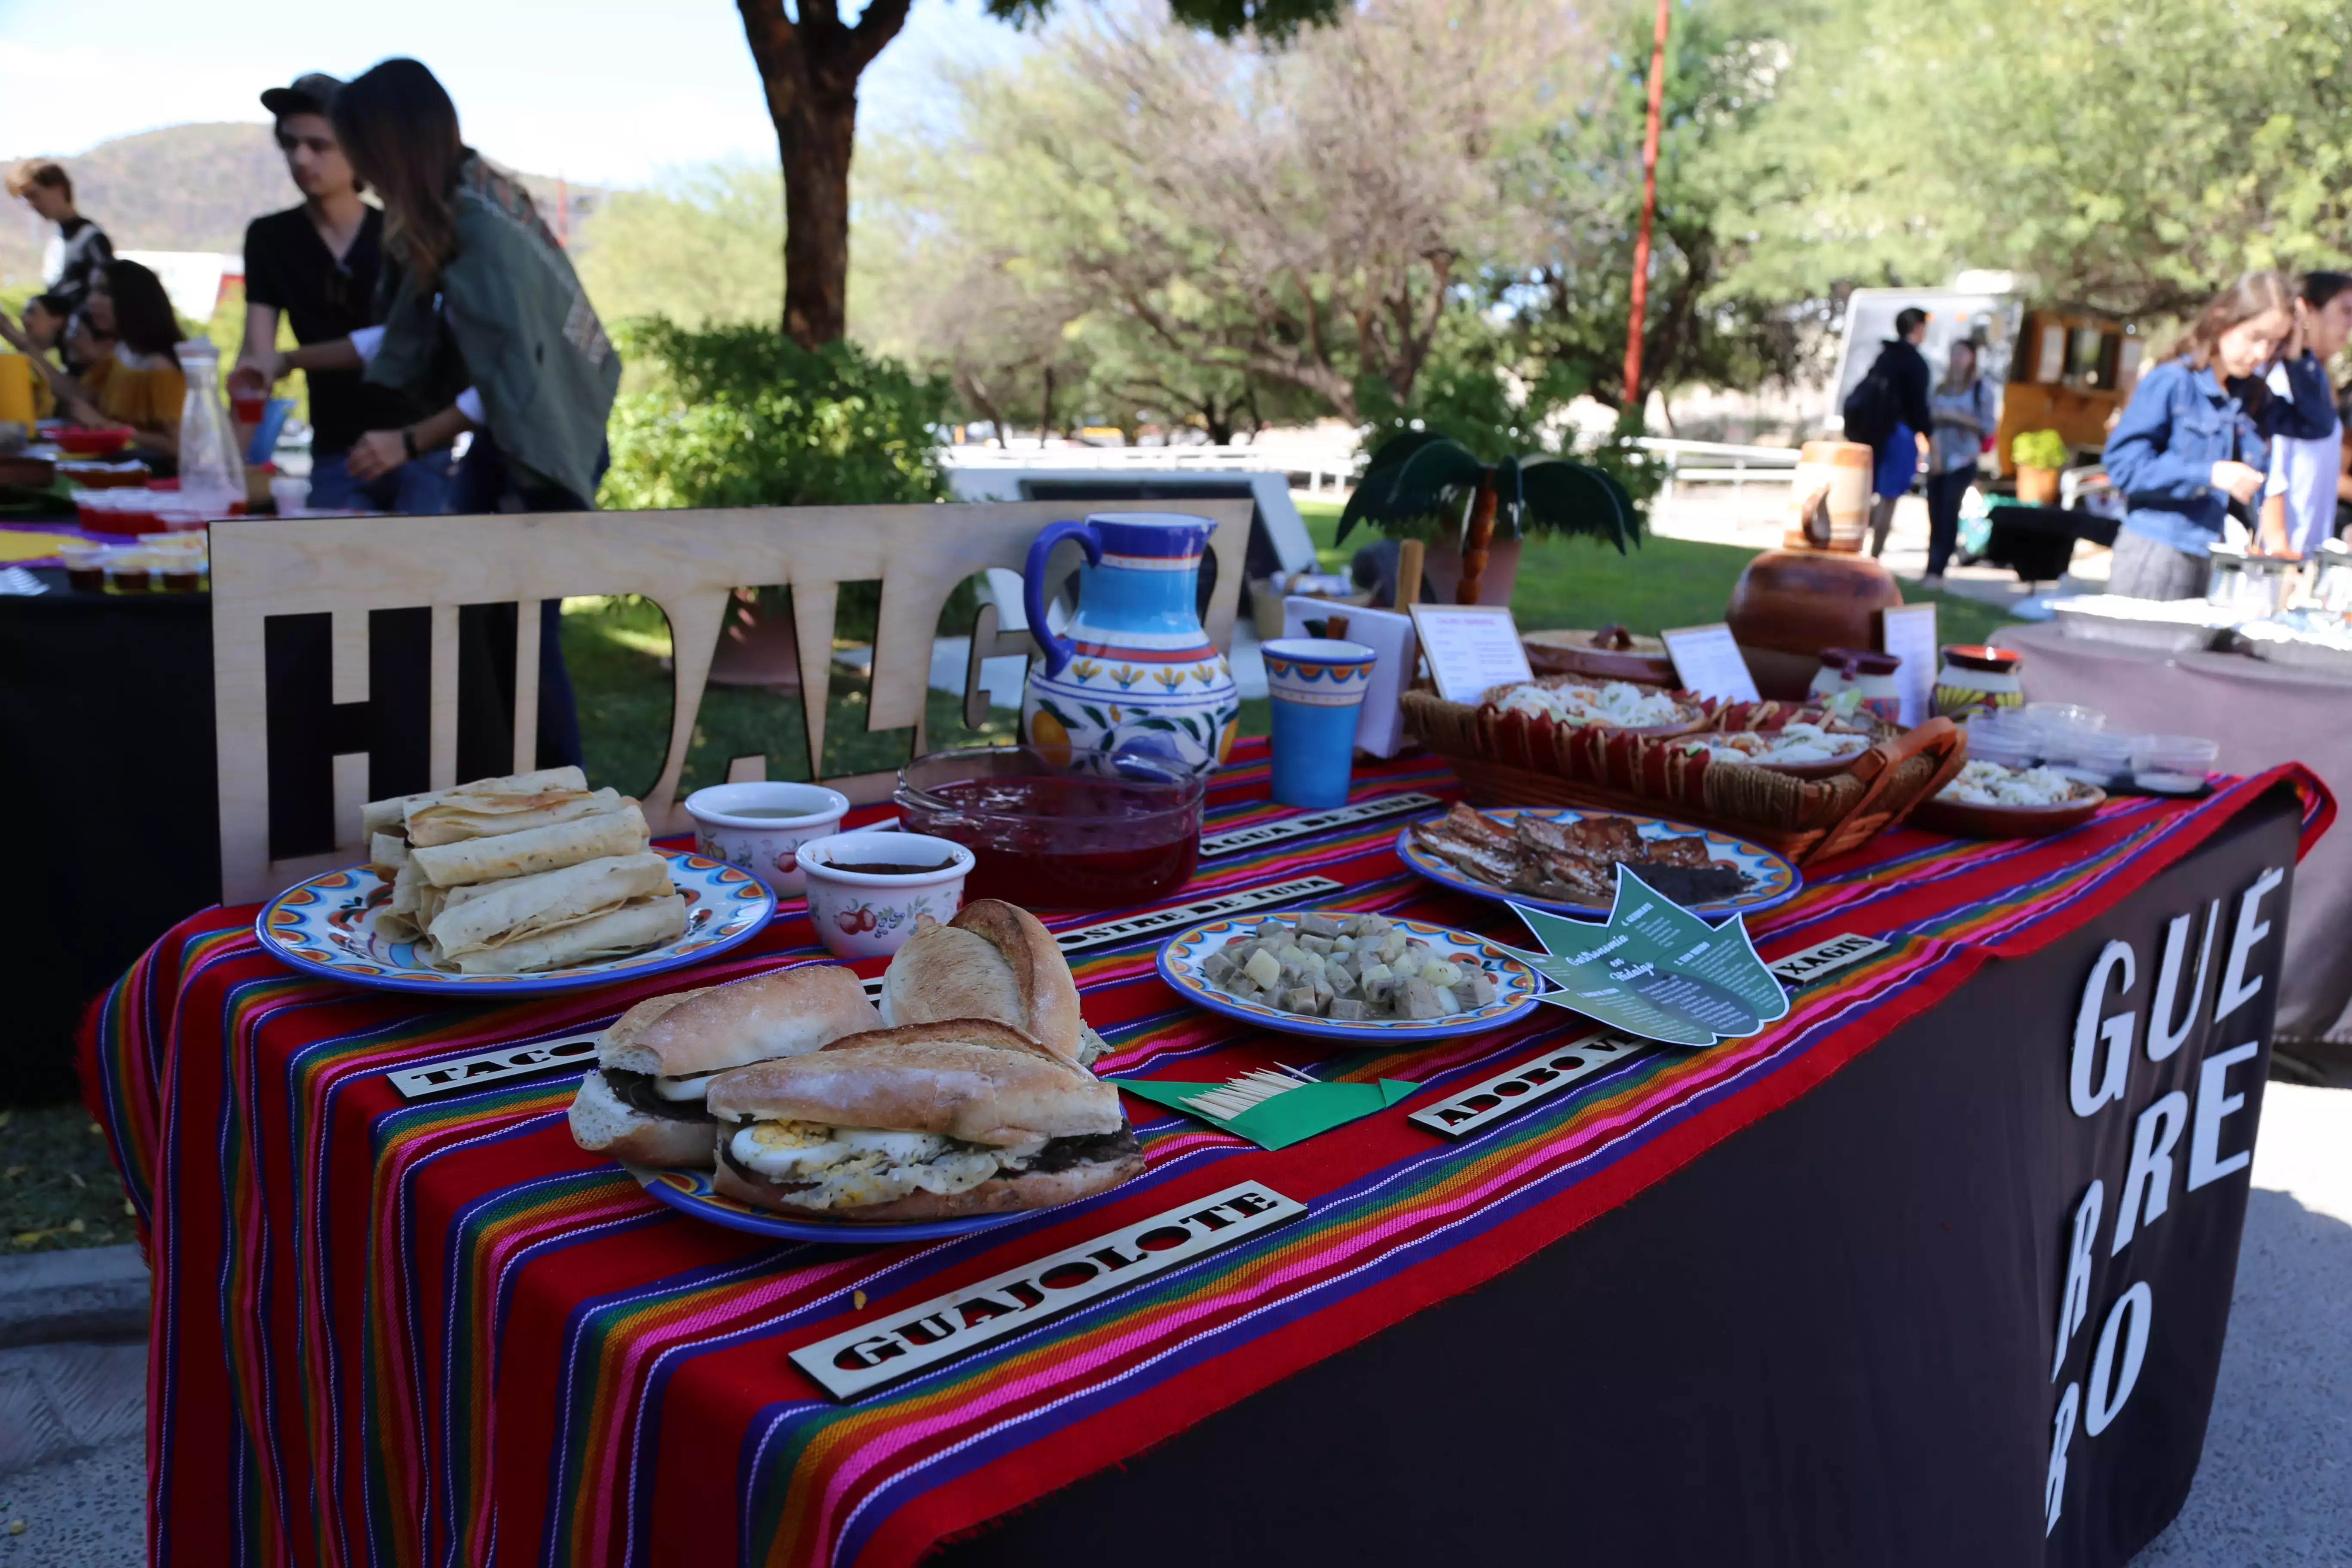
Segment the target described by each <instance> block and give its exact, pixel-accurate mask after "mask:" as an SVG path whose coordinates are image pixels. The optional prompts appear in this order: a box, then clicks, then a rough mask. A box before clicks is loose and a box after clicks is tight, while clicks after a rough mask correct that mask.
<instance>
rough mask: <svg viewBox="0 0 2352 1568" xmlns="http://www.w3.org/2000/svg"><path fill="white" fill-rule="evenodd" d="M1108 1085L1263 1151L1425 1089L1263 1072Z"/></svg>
mask: <svg viewBox="0 0 2352 1568" xmlns="http://www.w3.org/2000/svg"><path fill="white" fill-rule="evenodd" d="M1108 1081H1109V1082H1110V1083H1112V1084H1115V1085H1116V1086H1118V1088H1120V1089H1125V1090H1126V1091H1127V1092H1128V1093H1129V1094H1131V1095H1134V1096H1136V1097H1137V1098H1138V1099H1139V1100H1151V1101H1153V1102H1155V1103H1157V1104H1160V1105H1164V1106H1167V1107H1168V1108H1170V1109H1171V1110H1181V1111H1183V1112H1184V1113H1185V1114H1186V1115H1188V1116H1197V1117H1199V1118H1200V1119H1201V1120H1202V1121H1205V1122H1207V1123H1209V1125H1210V1126H1212V1127H1215V1128H1218V1129H1220V1130H1221V1131H1226V1132H1232V1133H1235V1134H1237V1135H1239V1136H1241V1137H1244V1138H1246V1139H1248V1140H1249V1141H1250V1142H1253V1143H1255V1144H1256V1145H1257V1146H1258V1147H1259V1148H1261V1149H1286V1148H1288V1147H1289V1146H1290V1145H1291V1144H1293V1143H1297V1142H1303V1141H1304V1140H1306V1139H1308V1138H1312V1137H1314V1136H1315V1135H1316V1134H1317V1133H1318V1132H1328V1131H1331V1129H1333V1128H1334V1127H1339V1126H1342V1125H1344V1124H1346V1123H1348V1122H1350V1121H1355V1120H1356V1119H1357V1118H1359V1117H1363V1116H1370V1114H1372V1112H1374V1111H1376V1110H1387V1109H1388V1108H1389V1107H1390V1106H1391V1105H1395V1104H1398V1103H1399V1102H1401V1101H1402V1100H1404V1099H1405V1097H1406V1096H1408V1095H1410V1094H1412V1092H1413V1090H1415V1089H1419V1088H1420V1087H1421V1086H1420V1085H1419V1084H1417V1083H1407V1082H1405V1081H1404V1080H1403V1079H1394V1078H1384V1079H1381V1080H1380V1082H1378V1083H1318V1082H1317V1081H1315V1080H1314V1079H1306V1078H1286V1077H1284V1076H1283V1075H1282V1074H1280V1073H1274V1072H1265V1071H1258V1072H1246V1073H1243V1074H1242V1075H1240V1076H1239V1077H1237V1078H1235V1079H1232V1080H1231V1081H1230V1082H1226V1083H1174V1082H1170V1081H1168V1080H1167V1079H1131V1078H1116V1079H1109V1080H1108Z"/></svg>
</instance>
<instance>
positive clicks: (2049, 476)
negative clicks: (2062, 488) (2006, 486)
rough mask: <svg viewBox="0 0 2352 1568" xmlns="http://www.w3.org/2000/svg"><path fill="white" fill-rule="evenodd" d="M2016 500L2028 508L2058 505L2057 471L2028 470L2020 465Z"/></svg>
mask: <svg viewBox="0 0 2352 1568" xmlns="http://www.w3.org/2000/svg"><path fill="white" fill-rule="evenodd" d="M2017 499H2018V500H2021V501H2023V502H2025V503H2026V504H2027V505H2029V506H2056V505H2057V504H2058V470H2057V469H2055V468H2026V467H2024V466H2023V465H2020V466H2019V468H2018V470H2017Z"/></svg>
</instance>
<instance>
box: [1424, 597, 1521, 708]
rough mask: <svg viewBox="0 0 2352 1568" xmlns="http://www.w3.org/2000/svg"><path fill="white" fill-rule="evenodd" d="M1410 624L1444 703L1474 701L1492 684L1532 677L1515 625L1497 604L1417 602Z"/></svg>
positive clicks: (1431, 677)
mask: <svg viewBox="0 0 2352 1568" xmlns="http://www.w3.org/2000/svg"><path fill="white" fill-rule="evenodd" d="M1412 624H1413V628H1414V629H1415V630H1416V631H1418V632H1419V633H1420V634H1421V651H1422V653H1423V656H1425V657H1426V658H1428V660H1429V675H1430V679H1432V680H1433V681H1435V682H1436V683H1437V694H1438V695H1439V696H1440V697H1443V698H1444V699H1445V700H1447V701H1448V702H1475V701H1477V700H1478V699H1479V698H1481V697H1483V696H1485V695H1486V689H1487V688H1488V687H1490V686H1507V685H1509V684H1510V683H1511V682H1513V681H1517V680H1533V679H1535V678H1536V673H1535V671H1534V670H1532V669H1530V668H1528V649H1527V645H1526V644H1525V643H1523V642H1521V641H1520V640H1519V625H1518V623H1517V621H1515V620H1513V619H1512V618H1511V612H1510V611H1509V610H1508V609H1507V608H1506V607H1505V606H1503V605H1413V606H1412Z"/></svg>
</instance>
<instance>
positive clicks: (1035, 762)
mask: <svg viewBox="0 0 2352 1568" xmlns="http://www.w3.org/2000/svg"><path fill="white" fill-rule="evenodd" d="M1098 765H1099V767H1100V769H1101V771H1100V772H1099V773H1076V772H1074V771H1072V770H1070V769H1068V768H1064V767H1057V766H1055V764H1054V763H1052V762H1051V761H1049V760H1048V759H1047V758H1046V757H1045V755H1044V754H1043V753H1041V752H1038V751H1037V750H1035V749H1034V747H1029V746H968V747H964V748H961V749H960V750H956V751H949V752H931V753H929V755H927V756H921V757H917V758H916V759H915V760H914V761H913V762H910V763H908V764H907V765H906V766H905V767H903V768H901V769H899V770H898V794H897V795H896V797H895V798H896V800H897V803H898V810H899V813H900V816H901V819H902V820H903V821H904V822H905V824H906V826H907V829H908V832H910V833H923V834H929V835H931V836H933V837H939V838H947V839H952V840H954V841H955V842H956V843H958V844H961V845H964V846H966V847H969V848H970V849H971V852H972V855H973V858H974V864H973V866H972V871H971V881H970V883H969V885H968V887H967V889H966V890H967V893H968V896H970V897H971V898H975V899H1003V900H1005V901H1006V902H1008V903H1014V904H1019V905H1020V906H1021V907H1022V908H1024V909H1032V910H1036V909H1045V910H1112V909H1125V908H1129V907H1130V906H1132V905H1135V904H1140V903H1146V902H1149V901H1150V900H1153V899H1158V898H1162V897H1165V896H1166V895H1168V894H1170V893H1172V892H1174V891H1175V890H1176V889H1179V888H1181V887H1182V886H1183V885H1184V884H1185V883H1186V882H1187V881H1189V880H1191V879H1192V868H1193V867H1194V865H1195V864H1196V863H1197V862H1198V860H1199V859H1200V853H1201V803H1202V799H1203V797H1204V796H1205V795H1207V793H1208V786H1207V784H1206V782H1205V781H1204V780H1203V779H1201V778H1199V777H1195V776H1193V775H1192V774H1190V773H1185V772H1184V771H1183V770H1181V769H1180V768H1178V767H1176V766H1174V765H1173V764H1171V763H1167V762H1165V761H1162V760H1161V759H1159V758H1156V757H1150V756H1144V755H1141V754H1139V753H1136V752H1119V753H1117V754H1115V755H1113V756H1111V757H1110V758H1108V760H1105V761H1102V762H1100V763H1099V764H1098Z"/></svg>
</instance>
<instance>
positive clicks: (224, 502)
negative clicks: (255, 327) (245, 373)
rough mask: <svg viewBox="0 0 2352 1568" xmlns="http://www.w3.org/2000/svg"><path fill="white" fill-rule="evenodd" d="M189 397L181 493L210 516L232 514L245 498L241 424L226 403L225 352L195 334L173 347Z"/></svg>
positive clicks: (183, 420) (183, 409) (183, 422)
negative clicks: (233, 418)
mask: <svg viewBox="0 0 2352 1568" xmlns="http://www.w3.org/2000/svg"><path fill="white" fill-rule="evenodd" d="M174 352H175V353H177V354H178V355H179V360H180V371H181V374H184V376H186V377H187V382H188V395H187V397H186V399H185V401H184V402H183V403H182V404H181V405H180V495H181V498H182V500H183V502H184V504H185V505H186V506H187V507H189V508H190V509H192V510H201V512H202V513H203V515H204V516H205V517H206V518H222V517H226V516H228V515H229V509H230V507H231V506H232V505H234V504H235V503H236V502H237V501H241V500H244V499H245V464H244V463H243V462H242V461H240V460H239V458H238V456H237V450H236V427H235V426H232V425H231V424H230V423H229V418H228V405H226V403H224V402H223V401H222V397H221V384H220V351H219V350H218V349H216V348H215V347H214V346H213V345H212V344H211V343H210V342H206V341H205V340H204V339H202V338H191V339H189V340H188V341H187V342H183V343H181V344H180V345H179V346H178V348H177V349H176V350H175V351H174Z"/></svg>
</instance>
